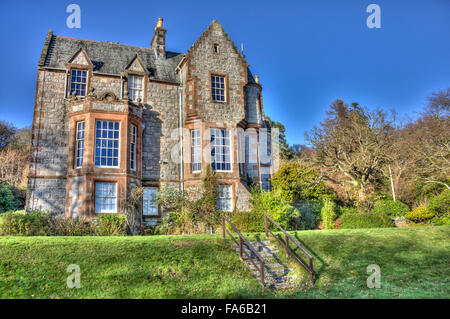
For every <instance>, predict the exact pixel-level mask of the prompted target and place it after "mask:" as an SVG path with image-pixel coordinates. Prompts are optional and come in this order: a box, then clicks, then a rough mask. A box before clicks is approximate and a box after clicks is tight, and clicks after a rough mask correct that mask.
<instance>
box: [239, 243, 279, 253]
mask: <svg viewBox="0 0 450 319" xmlns="http://www.w3.org/2000/svg"><path fill="white" fill-rule="evenodd" d="M242 247H243V248H244V249H248V250H250V248H248V247H247V245H242ZM252 247H253V248H254V249H255V250H256V251H257V252H258V253H259V252H264V251H273V250H277V251H278V248H276V247H275V246H252ZM235 249H236V250H239V246H236V247H235Z"/></svg>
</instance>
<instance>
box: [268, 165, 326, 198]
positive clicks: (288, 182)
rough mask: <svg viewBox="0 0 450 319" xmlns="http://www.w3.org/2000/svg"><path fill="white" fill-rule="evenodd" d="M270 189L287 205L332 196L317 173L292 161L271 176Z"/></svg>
mask: <svg viewBox="0 0 450 319" xmlns="http://www.w3.org/2000/svg"><path fill="white" fill-rule="evenodd" d="M272 188H273V190H275V191H280V192H281V195H282V196H283V198H284V199H285V200H286V201H287V202H289V203H292V202H294V201H297V200H318V199H321V198H323V197H331V196H332V194H331V193H330V191H329V190H328V189H327V188H326V186H325V183H324V182H323V181H322V178H321V177H320V176H319V174H318V173H317V171H315V170H314V169H311V168H308V167H306V166H304V165H302V164H300V163H298V162H293V161H291V162H288V163H285V164H283V165H282V166H281V167H280V168H279V169H278V171H277V172H276V173H275V174H274V175H273V176H272Z"/></svg>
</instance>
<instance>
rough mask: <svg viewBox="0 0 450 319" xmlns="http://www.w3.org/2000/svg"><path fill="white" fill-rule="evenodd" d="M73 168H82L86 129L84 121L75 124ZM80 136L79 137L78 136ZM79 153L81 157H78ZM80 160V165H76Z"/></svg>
mask: <svg viewBox="0 0 450 319" xmlns="http://www.w3.org/2000/svg"><path fill="white" fill-rule="evenodd" d="M75 125H76V130H75V165H74V167H75V168H81V167H83V160H84V134H85V129H86V126H85V125H86V124H85V122H84V121H79V122H76V123H75ZM80 135H81V136H80ZM80 152H81V155H80ZM79 160H81V165H78V161H79Z"/></svg>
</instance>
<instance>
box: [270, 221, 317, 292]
mask: <svg viewBox="0 0 450 319" xmlns="http://www.w3.org/2000/svg"><path fill="white" fill-rule="evenodd" d="M268 220H269V221H270V222H272V223H273V224H274V225H275V226H276V227H277V228H278V229H279V230H280V231H281V232H282V233H283V234H284V235H285V240H286V243H283V241H282V240H281V239H280V238H278V237H277V236H276V235H275V234H274V233H273V232H272V231H271V230H270V229H269V225H268V224H269V223H268V222H267V221H268ZM264 228H265V230H266V237H267V238H268V237H269V232H270V233H271V234H272V236H273V237H274V238H275V239H276V240H278V241H279V242H280V244H281V245H282V246H284V247H285V248H286V255H287V256H288V257H289V255H291V256H292V257H293V258H294V259H295V260H297V262H298V263H299V264H300V265H301V266H302V267H303V268H305V270H306V271H307V272H309V275H310V279H311V283H312V284H313V285H314V267H313V256H311V254H310V253H309V252H308V251H306V249H305V248H303V247H302V245H300V244H299V243H298V242H297V241H296V240H295V239H294V237H292V236H291V235H290V234H288V233H287V232H286V231H285V230H284V229H283V227H281V226H280V225H278V223H277V222H276V221H274V220H273V219H272V217H270V216H269V215H267V214H266V213H264ZM289 240H291V241H292V242H293V243H294V244H295V245H297V247H298V248H300V250H301V251H303V252H304V253H305V255H306V256H308V259H309V266H306V265H305V264H304V263H303V261H301V260H300V258H298V257H297V256H296V255H295V254H294V252H293V251H292V249H291V247H290V246H289Z"/></svg>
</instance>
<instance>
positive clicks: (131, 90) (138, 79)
mask: <svg viewBox="0 0 450 319" xmlns="http://www.w3.org/2000/svg"><path fill="white" fill-rule="evenodd" d="M142 92H143V89H142V76H139V75H130V76H128V97H129V98H130V99H131V100H132V101H137V99H141V101H143V99H142V96H143V94H142Z"/></svg>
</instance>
